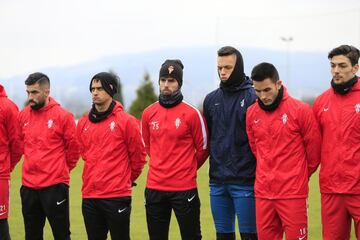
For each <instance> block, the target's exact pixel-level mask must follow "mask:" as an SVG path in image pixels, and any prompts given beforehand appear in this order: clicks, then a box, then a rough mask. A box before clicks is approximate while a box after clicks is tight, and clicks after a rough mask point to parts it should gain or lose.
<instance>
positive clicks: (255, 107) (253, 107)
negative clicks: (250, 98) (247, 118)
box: [246, 100, 259, 115]
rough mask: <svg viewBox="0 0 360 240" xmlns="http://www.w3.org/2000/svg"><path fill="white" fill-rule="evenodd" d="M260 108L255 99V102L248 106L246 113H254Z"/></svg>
mask: <svg viewBox="0 0 360 240" xmlns="http://www.w3.org/2000/svg"><path fill="white" fill-rule="evenodd" d="M258 110H259V105H258V104H257V102H256V100H255V101H254V104H252V105H250V106H249V107H248V108H247V111H246V115H251V114H253V113H254V112H256V111H258Z"/></svg>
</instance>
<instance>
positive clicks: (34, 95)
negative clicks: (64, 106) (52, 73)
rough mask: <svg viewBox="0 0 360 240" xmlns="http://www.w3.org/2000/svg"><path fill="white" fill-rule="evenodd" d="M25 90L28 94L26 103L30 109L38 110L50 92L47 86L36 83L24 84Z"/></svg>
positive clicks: (46, 100) (44, 103)
mask: <svg viewBox="0 0 360 240" xmlns="http://www.w3.org/2000/svg"><path fill="white" fill-rule="evenodd" d="M26 92H27V95H28V104H29V105H30V107H31V108H32V109H34V110H38V109H40V108H42V107H43V106H45V105H46V104H47V102H48V97H49V93H50V89H49V88H48V87H45V86H40V85H39V84H38V83H35V84H33V85H26Z"/></svg>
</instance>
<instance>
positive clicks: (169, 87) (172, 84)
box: [159, 77, 179, 95]
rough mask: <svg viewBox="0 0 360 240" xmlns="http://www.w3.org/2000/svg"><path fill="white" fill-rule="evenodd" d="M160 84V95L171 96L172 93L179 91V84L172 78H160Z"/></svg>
mask: <svg viewBox="0 0 360 240" xmlns="http://www.w3.org/2000/svg"><path fill="white" fill-rule="evenodd" d="M159 83H160V93H161V94H164V95H171V94H172V93H174V92H176V91H177V90H179V83H178V82H177V81H176V79H175V78H172V77H161V78H160V80H159Z"/></svg>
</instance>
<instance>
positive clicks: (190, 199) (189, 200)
mask: <svg viewBox="0 0 360 240" xmlns="http://www.w3.org/2000/svg"><path fill="white" fill-rule="evenodd" d="M195 196H196V194H194V196H192V197H191V198H188V202H191V201H192V200H193V199H194V198H195Z"/></svg>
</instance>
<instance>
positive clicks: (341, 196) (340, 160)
mask: <svg viewBox="0 0 360 240" xmlns="http://www.w3.org/2000/svg"><path fill="white" fill-rule="evenodd" d="M359 56H360V52H359V50H358V49H357V48H355V47H353V46H349V45H342V46H339V47H337V48H334V49H333V50H331V52H330V53H329V55H328V58H329V60H330V65H331V74H332V76H333V78H332V80H331V88H330V89H328V90H326V91H325V92H324V93H323V94H321V95H320V96H319V97H318V98H317V99H316V100H315V103H314V107H313V110H314V113H315V116H316V118H317V120H318V122H319V124H320V127H321V132H322V136H323V142H322V148H321V169H320V192H321V217H322V226H323V228H322V233H323V239H325V240H330V239H331V240H340V239H341V240H346V239H350V232H351V231H350V230H351V219H353V220H354V222H355V233H356V238H357V239H360V81H359V77H357V76H356V75H355V74H356V73H357V71H358V70H359V63H358V61H359Z"/></svg>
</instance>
